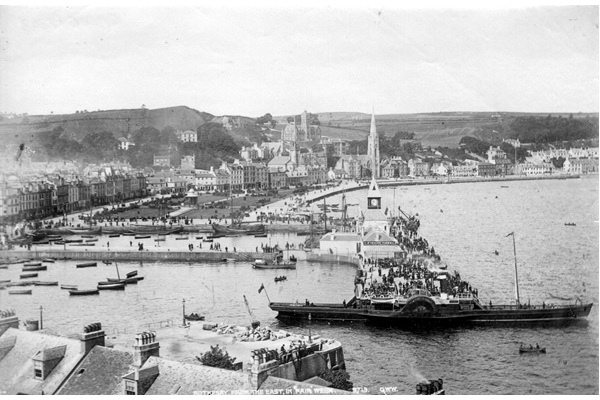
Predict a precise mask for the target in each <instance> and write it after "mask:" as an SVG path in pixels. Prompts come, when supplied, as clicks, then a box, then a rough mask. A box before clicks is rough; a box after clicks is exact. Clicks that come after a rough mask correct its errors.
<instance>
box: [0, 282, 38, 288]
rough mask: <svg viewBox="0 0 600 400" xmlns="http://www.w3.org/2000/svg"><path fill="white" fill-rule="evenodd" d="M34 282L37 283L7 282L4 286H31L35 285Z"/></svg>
mask: <svg viewBox="0 0 600 400" xmlns="http://www.w3.org/2000/svg"><path fill="white" fill-rule="evenodd" d="M35 282H37V281H23V282H8V283H5V284H4V286H5V287H12V286H33V285H34V284H35Z"/></svg>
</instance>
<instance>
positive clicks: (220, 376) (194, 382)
mask: <svg viewBox="0 0 600 400" xmlns="http://www.w3.org/2000/svg"><path fill="white" fill-rule="evenodd" d="M155 365H157V366H158V370H159V375H158V377H157V378H156V380H155V381H154V383H153V384H152V386H150V389H148V391H147V392H146V395H153V394H154V395H167V394H178V395H192V394H194V392H202V391H221V390H232V389H240V390H253V388H252V386H251V385H250V383H249V381H248V375H247V373H245V372H238V371H230V370H226V369H221V368H213V367H207V366H204V365H200V364H191V363H185V362H179V361H170V360H165V359H162V358H159V357H150V358H148V360H147V361H146V362H145V363H144V365H143V368H148V367H151V366H155Z"/></svg>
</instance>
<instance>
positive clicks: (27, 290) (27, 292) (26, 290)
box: [8, 289, 33, 294]
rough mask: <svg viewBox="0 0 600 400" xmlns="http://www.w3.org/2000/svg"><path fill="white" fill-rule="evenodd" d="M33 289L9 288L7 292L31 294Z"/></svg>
mask: <svg viewBox="0 0 600 400" xmlns="http://www.w3.org/2000/svg"><path fill="white" fill-rule="evenodd" d="M32 292H33V291H32V290H31V289H25V290H9V291H8V294H31V293H32Z"/></svg>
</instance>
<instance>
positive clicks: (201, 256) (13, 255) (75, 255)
mask: <svg viewBox="0 0 600 400" xmlns="http://www.w3.org/2000/svg"><path fill="white" fill-rule="evenodd" d="M3 256H4V257H3V258H2V259H0V260H2V261H11V260H14V259H17V258H25V257H35V258H50V257H52V258H54V259H56V260H91V261H183V262H203V261H204V262H214V261H219V262H222V261H223V259H224V258H225V257H227V258H229V259H233V260H235V261H248V262H251V261H254V260H255V259H257V258H262V257H264V256H265V253H254V252H236V253H234V252H231V251H230V252H224V251H210V252H209V251H195V252H192V251H187V252H186V251H71V250H37V251H32V250H17V251H6V252H4V255H3Z"/></svg>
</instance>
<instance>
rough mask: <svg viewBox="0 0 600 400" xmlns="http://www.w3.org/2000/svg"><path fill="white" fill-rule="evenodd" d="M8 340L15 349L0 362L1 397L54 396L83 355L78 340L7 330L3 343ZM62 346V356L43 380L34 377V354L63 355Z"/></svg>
mask: <svg viewBox="0 0 600 400" xmlns="http://www.w3.org/2000/svg"><path fill="white" fill-rule="evenodd" d="M11 338H14V346H13V347H12V348H10V350H9V351H8V352H7V353H6V355H5V356H4V357H3V358H2V359H1V360H0V377H2V378H1V379H0V393H3V394H9V395H10V394H18V393H26V394H34V395H40V394H42V392H43V393H44V394H53V393H54V392H55V391H56V389H57V388H58V387H59V385H60V384H61V383H62V382H63V381H64V379H65V378H66V377H67V376H68V374H69V373H70V372H71V370H72V369H73V368H75V366H76V365H77V363H78V362H79V361H80V360H81V358H82V357H83V355H84V353H83V351H82V349H81V343H80V341H79V340H77V339H71V338H66V337H61V336H54V335H48V334H45V333H41V332H31V331H22V330H19V329H15V328H9V329H8V330H7V331H6V332H4V334H3V335H2V342H3V343H9V341H12V340H13V339H11ZM62 346H64V357H63V358H62V360H61V361H60V362H59V363H58V364H57V365H56V366H55V367H54V369H53V370H52V372H50V374H49V375H48V376H47V377H46V379H45V380H43V381H42V380H40V379H36V378H34V372H33V365H34V361H33V359H34V357H35V356H36V354H38V353H39V352H41V353H42V354H43V353H45V351H46V350H48V353H49V354H48V357H51V358H54V356H57V354H58V355H59V354H61V353H62V352H63V350H62V349H60V348H61V347H62ZM50 349H54V350H50ZM55 353H57V354H55Z"/></svg>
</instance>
